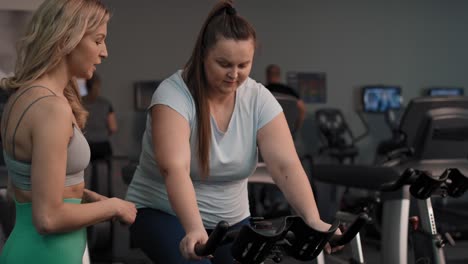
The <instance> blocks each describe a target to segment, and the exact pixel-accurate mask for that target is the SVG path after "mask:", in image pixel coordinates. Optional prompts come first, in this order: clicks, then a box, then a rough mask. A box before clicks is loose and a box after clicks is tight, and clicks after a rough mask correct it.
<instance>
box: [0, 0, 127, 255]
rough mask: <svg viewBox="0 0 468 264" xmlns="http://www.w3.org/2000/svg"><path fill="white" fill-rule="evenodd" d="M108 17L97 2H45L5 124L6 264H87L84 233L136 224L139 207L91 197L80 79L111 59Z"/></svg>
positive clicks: (20, 64)
mask: <svg viewBox="0 0 468 264" xmlns="http://www.w3.org/2000/svg"><path fill="white" fill-rule="evenodd" d="M108 20H109V12H108V10H107V9H106V8H105V7H104V6H103V5H102V3H101V2H99V1H98V0H45V1H44V2H43V4H42V5H41V6H40V7H39V9H38V10H37V11H36V12H35V14H34V15H33V18H32V20H31V22H30V24H29V26H28V28H27V31H26V35H25V37H24V38H23V39H21V40H20V42H19V46H18V58H17V62H16V68H15V74H14V76H13V77H11V78H7V79H3V80H2V82H1V86H2V88H4V89H7V90H8V91H10V92H11V96H10V98H9V100H8V102H7V104H6V106H5V109H4V113H3V116H2V123H1V133H2V139H3V151H4V156H5V162H6V165H7V168H8V173H9V181H10V186H9V187H10V192H11V194H12V195H13V197H14V199H15V203H16V223H15V227H14V229H13V231H12V233H11V235H10V237H9V239H8V241H7V243H6V245H5V247H4V249H3V251H2V252H1V255H0V263H2V264H8V263H48V264H55V263H81V262H82V257H83V252H84V249H85V244H86V232H85V229H84V228H85V227H86V226H89V225H92V224H95V223H98V222H101V221H105V220H109V219H112V218H115V219H117V220H120V221H121V222H123V223H126V224H131V223H133V221H134V219H135V216H136V208H135V205H134V204H132V203H130V202H127V201H123V200H120V199H117V198H111V199H107V198H106V197H104V196H101V195H99V194H97V193H94V192H91V191H89V190H86V189H84V182H83V170H84V169H85V168H86V167H87V166H88V163H89V156H90V154H89V146H88V143H87V142H86V139H85V138H84V136H83V134H82V133H81V129H82V128H83V127H84V125H85V121H86V115H87V113H86V111H85V110H84V109H83V107H82V105H81V103H80V100H79V97H78V93H77V90H76V81H75V78H87V79H89V78H91V77H92V75H93V73H94V71H95V70H96V65H98V64H100V63H101V61H102V59H104V58H106V57H107V49H106V44H105V38H106V34H107V22H108Z"/></svg>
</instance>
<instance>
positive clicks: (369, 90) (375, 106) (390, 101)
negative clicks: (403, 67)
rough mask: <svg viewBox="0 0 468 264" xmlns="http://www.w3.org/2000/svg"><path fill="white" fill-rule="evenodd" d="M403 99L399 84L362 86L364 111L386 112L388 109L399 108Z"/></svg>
mask: <svg viewBox="0 0 468 264" xmlns="http://www.w3.org/2000/svg"><path fill="white" fill-rule="evenodd" d="M402 101H403V100H402V96H401V88H400V87H399V86H386V85H371V86H364V87H363V88H362V103H363V110H364V112H369V113H385V112H387V111H388V110H398V109H400V108H401V104H402Z"/></svg>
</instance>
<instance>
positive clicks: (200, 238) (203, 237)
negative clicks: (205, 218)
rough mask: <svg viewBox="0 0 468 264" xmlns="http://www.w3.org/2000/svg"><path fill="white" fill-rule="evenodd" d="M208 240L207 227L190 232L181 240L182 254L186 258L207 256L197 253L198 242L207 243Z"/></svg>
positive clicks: (195, 258)
mask: <svg viewBox="0 0 468 264" xmlns="http://www.w3.org/2000/svg"><path fill="white" fill-rule="evenodd" d="M207 240H208V234H207V233H206V230H205V229H200V230H194V231H192V232H188V233H187V234H186V235H185V237H184V238H183V239H182V240H181V241H180V244H179V249H180V253H181V254H182V256H183V257H184V258H186V259H193V260H201V259H203V258H206V257H200V256H198V255H197V254H195V245H196V244H205V243H206V241H207Z"/></svg>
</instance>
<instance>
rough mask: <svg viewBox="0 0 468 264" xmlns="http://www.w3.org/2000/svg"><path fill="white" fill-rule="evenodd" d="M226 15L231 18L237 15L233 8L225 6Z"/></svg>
mask: <svg viewBox="0 0 468 264" xmlns="http://www.w3.org/2000/svg"><path fill="white" fill-rule="evenodd" d="M226 13H227V14H228V15H231V16H233V15H235V14H236V13H237V11H236V9H235V8H234V7H232V6H227V7H226Z"/></svg>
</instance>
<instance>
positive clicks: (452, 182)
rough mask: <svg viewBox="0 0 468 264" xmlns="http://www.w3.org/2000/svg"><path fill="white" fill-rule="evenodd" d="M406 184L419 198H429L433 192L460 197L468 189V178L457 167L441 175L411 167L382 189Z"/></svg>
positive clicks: (391, 189) (397, 187)
mask: <svg viewBox="0 0 468 264" xmlns="http://www.w3.org/2000/svg"><path fill="white" fill-rule="evenodd" d="M404 185H410V192H411V194H412V195H413V196H414V197H416V198H417V199H428V198H429V197H431V196H432V195H433V194H439V195H441V196H446V195H449V196H451V197H460V196H462V195H463V194H464V193H465V192H466V191H467V190H468V178H467V177H466V176H465V175H463V174H462V173H461V172H460V171H459V170H458V169H455V168H450V169H446V170H445V171H444V172H443V173H442V174H441V175H440V176H439V177H434V176H432V175H431V174H430V173H429V172H427V171H421V170H415V169H411V168H409V169H406V170H405V171H404V172H403V174H402V175H401V176H400V178H398V179H397V180H396V181H395V182H391V183H385V184H383V185H382V186H381V188H380V190H381V191H396V190H398V189H400V188H401V187H403V186H404Z"/></svg>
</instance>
